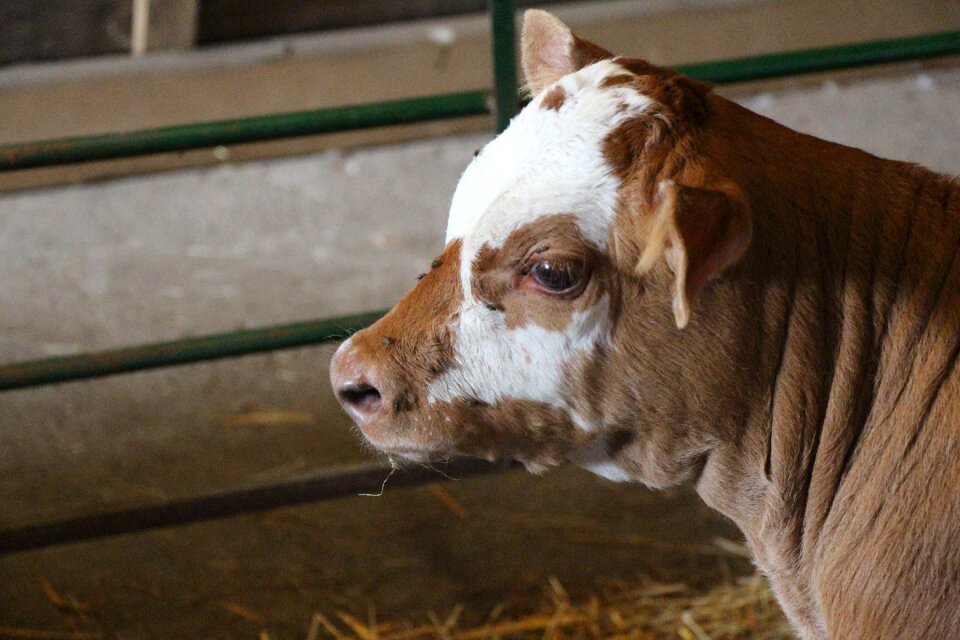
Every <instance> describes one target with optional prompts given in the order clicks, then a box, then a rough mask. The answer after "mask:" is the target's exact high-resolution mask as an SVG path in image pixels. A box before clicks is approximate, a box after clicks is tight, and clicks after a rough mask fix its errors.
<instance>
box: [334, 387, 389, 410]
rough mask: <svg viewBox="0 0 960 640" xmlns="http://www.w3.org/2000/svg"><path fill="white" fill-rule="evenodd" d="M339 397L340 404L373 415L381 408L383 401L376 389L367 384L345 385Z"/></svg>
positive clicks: (338, 394) (338, 393)
mask: <svg viewBox="0 0 960 640" xmlns="http://www.w3.org/2000/svg"><path fill="white" fill-rule="evenodd" d="M337 396H338V397H339V398H340V402H342V403H344V404H347V405H350V406H351V407H353V408H354V409H357V410H358V411H362V412H364V413H373V412H374V411H376V410H377V409H378V408H379V407H380V404H381V401H382V398H381V397H380V392H379V391H377V389H376V387H373V386H371V385H369V384H367V383H365V382H357V383H354V384H348V385H345V386H344V387H343V388H341V389H340V390H339V391H338V392H337Z"/></svg>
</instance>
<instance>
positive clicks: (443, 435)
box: [423, 399, 589, 465]
mask: <svg viewBox="0 0 960 640" xmlns="http://www.w3.org/2000/svg"><path fill="white" fill-rule="evenodd" d="M428 411H429V413H428V415H427V416H425V420H426V425H425V428H424V429H423V430H424V432H429V433H431V434H432V435H431V440H432V441H433V442H444V443H447V446H448V447H449V448H451V449H454V450H456V452H458V453H461V454H466V455H477V456H494V457H512V458H515V459H518V460H523V461H526V462H536V463H540V464H547V465H553V464H558V463H560V462H563V461H564V460H565V458H566V455H567V454H568V453H569V452H571V451H572V450H574V449H576V448H578V447H580V446H584V445H585V444H586V443H587V441H588V440H589V434H587V433H585V432H583V431H582V430H581V429H579V428H578V427H577V426H576V425H575V424H574V423H573V420H572V419H571V418H570V415H569V414H568V413H567V412H566V411H565V410H563V409H560V408H558V407H555V406H552V405H548V404H545V403H541V402H535V401H532V400H518V399H505V400H502V401H500V402H498V403H496V404H493V405H489V404H485V403H477V402H476V401H471V400H469V399H465V400H459V401H454V402H437V403H435V404H433V405H431V406H430V408H429V410H428Z"/></svg>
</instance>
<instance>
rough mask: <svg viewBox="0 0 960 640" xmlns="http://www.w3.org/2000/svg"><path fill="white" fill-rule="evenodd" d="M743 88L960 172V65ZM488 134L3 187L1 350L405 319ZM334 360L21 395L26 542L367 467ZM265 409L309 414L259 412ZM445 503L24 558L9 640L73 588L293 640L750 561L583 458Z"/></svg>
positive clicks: (126, 610) (143, 377)
mask: <svg viewBox="0 0 960 640" xmlns="http://www.w3.org/2000/svg"><path fill="white" fill-rule="evenodd" d="M738 99H740V100H741V101H742V102H743V103H744V104H746V105H747V106H748V107H750V108H753V109H755V110H757V111H759V112H761V113H763V114H765V115H768V116H770V117H772V118H774V119H776V120H779V121H781V122H784V123H786V124H788V125H790V126H793V127H795V128H798V129H801V130H804V131H808V132H810V133H813V134H815V135H819V136H822V137H826V138H830V139H833V140H838V141H841V142H845V143H848V144H853V145H856V146H859V147H863V148H865V149H867V150H869V151H872V152H875V153H877V154H880V155H883V156H887V157H895V158H901V159H909V160H915V161H917V162H920V163H922V164H925V165H928V166H930V167H933V168H935V169H938V170H940V171H944V172H948V173H952V174H957V173H960V108H958V105H960V67H958V66H946V67H942V68H932V69H926V70H921V69H919V68H907V69H902V70H900V71H897V72H894V73H891V74H884V75H880V76H872V77H865V78H855V77H850V76H845V77H844V79H843V80H830V79H828V80H825V81H823V82H822V83H820V84H817V85H812V86H811V85H806V86H796V87H792V88H791V87H787V88H780V89H777V90H776V91H767V92H764V93H754V94H743V93H740V94H738ZM487 139H488V136H487V135H480V134H472V135H463V136H456V137H448V138H441V139H433V140H428V141H421V142H415V143H408V144H402V145H393V146H385V147H376V148H366V149H358V150H354V151H349V152H340V151H330V152H325V153H322V154H319V155H313V156H307V157H300V158H291V159H284V160H273V161H269V162H257V163H247V164H242V165H235V166H234V165H225V166H220V167H216V168H211V169H202V170H194V171H188V172H179V173H167V174H160V175H152V176H147V177H137V178H129V179H123V180H116V181H110V182H103V183H98V184H86V185H79V186H73V187H64V188H57V189H50V190H45V191H36V192H26V193H21V194H13V195H6V196H0V296H2V303H3V307H2V309H3V312H2V313H0V360H2V361H14V360H20V359H25V358H33V357H40V356H44V355H50V354H60V353H70V352H75V351H80V350H87V349H93V348H100V347H110V346H117V345H123V344H128V343H135V342H140V341H150V340H156V339H163V338H173V337H179V336H184V335H190V334H194V333H203V332H211V331H221V330H229V329H233V328H237V327H241V326H256V325H262V324H269V323H277V322H287V321H290V320H294V319H301V318H312V317H317V316H324V315H331V314H335V313H347V312H351V311H361V310H368V309H373V308H381V307H384V306H388V305H389V304H390V303H391V302H392V301H393V300H395V299H396V298H397V296H398V295H399V294H400V293H401V292H402V291H403V290H405V289H406V288H407V287H408V286H409V285H410V283H411V282H412V280H413V278H414V276H415V275H416V274H417V273H419V272H420V271H422V270H423V268H424V267H425V265H427V264H429V261H430V259H431V258H432V256H433V255H434V254H435V253H436V252H437V251H438V250H439V249H440V248H441V244H442V237H443V230H444V223H445V214H446V206H447V203H448V201H449V197H450V194H451V193H452V191H453V188H454V185H455V184H456V181H457V177H458V176H459V174H460V172H461V171H462V169H463V168H464V167H465V166H466V164H467V163H468V162H469V160H470V159H471V157H472V153H473V151H474V149H476V148H477V147H479V146H481V145H482V144H484V142H485V141H486V140H487ZM329 355H330V348H314V349H302V350H296V351H290V352H284V353H276V354H271V355H265V356H256V357H248V358H243V359H239V360H233V361H224V362H217V363H210V364H203V365H197V366H190V367H182V368H178V369H171V370H163V371H157V372H150V373H141V374H136V375H130V376H121V377H116V378H109V379H105V380H101V381H95V382H84V383H73V384H66V385H60V386H56V387H50V388H43V389H38V390H32V391H23V392H15V393H8V394H4V395H3V396H0V424H2V425H3V429H2V430H0V505H2V511H0V526H9V525H14V524H18V523H26V522H33V521H38V520H41V519H45V518H51V517H62V516H64V515H65V514H70V513H85V512H88V511H92V510H96V509H98V508H102V507H104V506H107V505H117V504H132V503H143V502H149V501H151V500H156V499H158V498H162V497H167V496H179V495H190V494H195V493H197V492H200V491H208V490H212V489H217V488H225V487H229V486H234V485H236V484H238V483H240V484H242V483H247V482H252V481H257V480H264V479H268V478H275V477H283V476H285V475H288V474H290V473H292V472H296V471H299V470H305V469H311V468H315V467H317V466H321V465H330V464H338V463H343V462H347V461H357V460H362V459H365V458H366V454H365V453H364V452H363V451H362V450H361V449H360V448H359V447H358V446H357V443H356V439H355V437H354V436H353V434H352V433H351V432H350V431H349V429H348V426H347V424H346V422H345V420H344V419H343V418H342V417H340V413H339V412H338V411H337V410H336V409H335V407H334V403H333V399H332V396H331V394H330V392H329V389H328V388H327V380H326V368H327V359H328V358H329ZM266 411H282V412H283V413H282V414H276V413H275V414H272V415H274V416H275V418H274V419H266V420H264V419H260V420H259V421H258V420H257V419H252V418H250V414H251V413H252V412H266ZM277 416H279V418H277ZM245 417H246V418H245ZM255 417H256V416H254V418H255ZM261 418H263V414H261ZM445 490H446V491H447V492H448V493H447V494H444V495H438V494H437V493H436V490H435V489H434V490H431V489H427V488H423V489H416V490H396V491H390V489H389V486H388V487H387V493H386V495H385V496H383V497H382V498H377V499H373V498H355V499H350V500H344V501H340V502H336V503H328V504H321V505H314V506H309V507H303V508H295V509H284V510H281V511H276V512H273V513H267V514H259V515H251V516H245V517H241V518H234V519H229V520H225V521H221V522H216V523H208V524H201V525H194V526H190V527H184V528H178V529H172V530H167V531H162V532H154V533H150V534H144V535H131V536H124V537H120V538H116V539H112V540H107V541H101V542H92V543H85V544H78V545H73V546H65V547H62V548H58V549H52V550H47V551H42V552H35V553H24V554H18V555H13V556H8V557H5V558H0V576H2V577H0V627H2V626H7V627H29V628H34V629H62V628H64V625H66V624H70V621H71V619H73V620H76V619H77V617H78V616H77V614H76V612H73V613H70V611H69V609H70V608H71V607H70V606H68V605H63V603H61V606H60V607H59V608H58V607H56V606H53V604H52V602H51V601H55V600H57V598H56V597H54V596H53V594H52V593H51V591H50V589H51V588H52V589H53V590H54V591H55V592H56V593H57V594H59V595H60V596H62V598H63V599H65V600H67V601H74V602H75V603H76V604H78V605H82V606H85V607H89V609H90V611H92V612H93V613H91V614H89V616H88V617H89V618H90V620H88V623H87V624H88V626H89V627H93V628H98V629H101V630H104V635H105V637H118V638H181V637H183V638H186V637H190V638H208V637H209V638H252V637H257V634H258V633H259V631H260V630H261V629H267V630H269V632H270V633H271V634H272V635H274V636H279V637H289V638H293V637H302V636H303V635H304V634H305V631H306V628H307V625H308V623H309V618H310V614H311V613H312V612H313V611H330V610H332V609H335V608H347V609H348V610H351V611H354V612H359V613H361V614H364V615H365V612H366V610H367V604H368V603H372V604H373V605H375V606H376V608H377V610H378V615H380V616H381V618H387V617H392V616H397V615H404V614H409V613H411V612H422V611H426V610H430V609H434V610H440V611H443V610H447V609H449V608H450V607H452V606H453V605H454V604H456V603H458V602H463V603H466V604H468V605H469V610H470V611H471V612H472V615H483V614H484V613H485V612H486V611H489V609H490V608H491V607H493V606H494V605H495V604H496V603H498V602H501V601H509V602H517V603H523V602H528V603H529V602H530V601H531V599H532V598H535V596H536V594H537V593H539V591H540V589H541V588H542V586H543V585H544V584H545V582H546V579H547V578H548V577H549V576H551V575H556V576H558V577H559V578H560V579H561V581H562V582H564V584H566V585H568V587H569V588H570V589H571V591H572V592H573V593H574V594H578V593H584V592H586V591H587V590H589V589H593V588H596V587H597V586H598V585H601V584H604V583H609V582H610V581H623V580H634V579H637V578H638V577H640V576H652V577H655V578H658V579H664V580H675V579H684V580H688V581H689V580H697V579H704V580H706V579H714V578H715V577H716V576H720V575H722V574H723V573H725V572H727V571H733V572H742V571H745V570H747V566H746V564H745V563H744V562H743V561H742V560H739V559H737V558H730V557H727V556H724V555H723V554H722V553H720V552H718V551H717V550H716V548H715V547H712V546H711V543H712V540H713V538H714V537H716V536H724V537H730V538H735V537H736V533H735V532H734V531H732V530H731V528H730V527H729V525H728V524H727V523H725V522H723V521H721V519H720V518H718V517H717V516H712V515H710V514H709V513H708V512H707V511H706V509H705V508H704V507H702V505H700V504H699V502H698V501H696V500H695V499H692V498H691V497H690V495H689V494H687V493H686V492H684V491H677V492H673V493H670V494H668V495H652V494H649V493H648V492H646V491H644V490H642V489H639V488H636V487H629V486H627V487H625V486H619V485H613V484H610V483H606V482H603V481H601V480H599V479H595V478H592V477H590V476H588V475H586V474H585V473H582V472H579V471H577V470H573V469H563V470H559V471H556V472H553V473H550V474H548V475H547V476H546V477H542V478H534V477H529V476H526V475H524V474H511V475H507V476H503V477H498V478H485V479H478V480H470V481H462V482H458V483H453V484H450V485H446V486H445ZM449 496H452V497H453V498H454V499H455V500H456V501H457V502H458V503H459V504H460V505H462V507H463V509H464V511H463V512H460V511H458V510H456V509H451V508H450V507H449V506H448V504H447V503H445V502H444V499H446V498H447V497H449ZM44 585H47V588H46V589H45V588H44ZM518 606H522V604H520V605H518ZM75 608H76V607H75ZM81 617H82V616H81ZM0 637H2V633H0Z"/></svg>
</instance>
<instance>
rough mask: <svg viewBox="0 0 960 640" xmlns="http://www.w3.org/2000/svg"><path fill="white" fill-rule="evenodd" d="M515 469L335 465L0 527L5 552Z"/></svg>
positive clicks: (464, 462)
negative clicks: (217, 489) (183, 495)
mask: <svg viewBox="0 0 960 640" xmlns="http://www.w3.org/2000/svg"><path fill="white" fill-rule="evenodd" d="M514 467H515V465H513V464H510V463H506V462H504V463H497V464H492V463H489V462H486V461H483V460H472V459H461V460H455V461H452V462H449V463H444V464H443V465H442V469H433V468H430V467H425V466H412V467H405V468H400V469H391V468H390V467H384V466H382V465H380V464H373V463H370V464H359V465H354V466H349V467H333V468H328V469H324V470H321V471H319V472H316V473H313V474H311V475H308V476H301V477H299V478H294V479H288V480H285V481H283V482H274V483H268V484H263V485H257V486H252V487H245V488H241V489H230V490H227V491H222V492H219V493H212V494H207V495H204V496H196V497H190V498H182V499H175V500H169V501H167V502H162V503H160V504H152V505H147V506H141V507H128V508H124V509H117V510H113V511H105V512H101V513H95V514H91V515H83V516H77V517H75V518H67V519H64V520H56V521H53V522H43V523H39V524H33V525H26V526H22V527H13V528H10V529H4V530H0V555H3V554H8V553H15V552H18V551H28V550H31V549H42V548H45V547H51V546H54V545H59V544H64V543H67V542H81V541H83V540H91V539H95V538H103V537H106V536H114V535H120V534H124V533H133V532H137V531H149V530H152V529H160V528H164V527H174V526H178V525H183V524H189V523H192V522H203V521H206V520H214V519H217V518H226V517H229V516H234V515H238V514H241V513H248V512H250V511H263V510H267V509H277V508H280V507H289V506H293V505H297V504H306V503H310V502H317V501H319V500H332V499H335V498H346V497H350V496H356V495H363V494H367V495H370V494H372V495H377V494H378V493H379V492H381V491H382V490H384V489H386V488H389V489H396V488H399V487H412V486H417V485H422V484H427V483H431V482H439V481H441V480H456V479H459V478H465V477H468V476H477V475H484V474H489V473H496V472H499V471H505V470H507V469H510V468H514ZM388 476H389V477H388Z"/></svg>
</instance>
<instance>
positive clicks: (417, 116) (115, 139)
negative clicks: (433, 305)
mask: <svg viewBox="0 0 960 640" xmlns="http://www.w3.org/2000/svg"><path fill="white" fill-rule="evenodd" d="M487 113H490V106H489V100H488V94H487V92H486V91H468V92H463V93H450V94H445V95H437V96H427V97H424V98H411V99H408V100H394V101H391V102H378V103H373V104H360V105H351V106H345V107H334V108H329V109H315V110H312V111H299V112H295V113H283V114H275V115H268V116H257V117H252V118H238V119H234V120H219V121H215V122H205V123H200V124H185V125H178V126H172V127H161V128H157V129H144V130H141V131H128V132H121V133H107V134H103V135H93V136H79V137H74V138H60V139H56V140H43V141H40V142H27V143H22V144H10V145H4V146H0V171H15V170H21V169H30V168H35V167H46V166H51V165H58V164H69V163H74V162H88V161H91V160H110V159H114V158H125V157H130V156H138V155H144V154H150V153H162V152H165V151H187V150H189V149H203V148H207V147H215V146H218V145H231V144H241V143H245V142H261V141H264V140H277V139H280V138H293V137H297V136H308V135H316V134H321V133H333V132H336V131H351V130H355V129H367V128H370V127H382V126H390V125H398V124H409V123H411V122H424V121H428V120H440V119H444V118H458V117H464V116H473V115H483V114H487Z"/></svg>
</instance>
